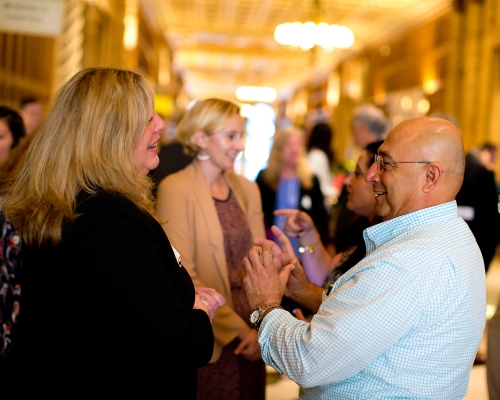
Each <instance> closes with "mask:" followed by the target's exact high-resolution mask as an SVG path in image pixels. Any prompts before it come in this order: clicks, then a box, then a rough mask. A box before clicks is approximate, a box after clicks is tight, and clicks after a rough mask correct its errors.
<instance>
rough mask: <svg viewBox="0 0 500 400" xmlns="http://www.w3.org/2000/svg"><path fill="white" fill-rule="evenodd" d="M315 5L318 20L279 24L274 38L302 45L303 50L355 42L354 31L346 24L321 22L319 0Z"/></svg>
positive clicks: (345, 45) (286, 43)
mask: <svg viewBox="0 0 500 400" xmlns="http://www.w3.org/2000/svg"><path fill="white" fill-rule="evenodd" d="M314 5H315V18H314V19H315V20H316V22H312V21H308V22H305V23H301V22H286V23H284V24H279V25H278V26H277V27H276V29H275V30H274V39H275V40H276V41H277V42H278V43H279V44H282V45H286V46H292V47H300V48H301V49H303V50H309V49H312V48H313V47H314V46H321V47H322V48H323V49H325V50H333V49H334V48H340V49H347V48H349V47H351V46H352V45H353V44H354V34H353V33H352V31H351V30H350V29H349V28H348V27H346V26H340V25H336V24H333V25H329V24H327V23H326V22H319V21H320V17H319V14H320V12H319V8H320V7H319V0H315V1H314Z"/></svg>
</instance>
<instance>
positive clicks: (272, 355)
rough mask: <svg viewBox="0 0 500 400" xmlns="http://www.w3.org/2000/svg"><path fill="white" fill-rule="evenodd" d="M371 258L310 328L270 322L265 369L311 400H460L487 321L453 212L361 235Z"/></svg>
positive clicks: (447, 209) (264, 339)
mask: <svg viewBox="0 0 500 400" xmlns="http://www.w3.org/2000/svg"><path fill="white" fill-rule="evenodd" d="M364 238H365V242H366V245H367V255H366V257H365V258H364V259H363V260H362V261H360V262H359V263H358V264H357V265H356V266H355V267H353V268H351V269H350V270H349V271H348V272H346V273H345V274H344V275H343V276H342V277H341V278H339V279H338V280H337V281H336V282H335V284H334V286H333V289H332V291H331V292H330V293H329V295H327V294H326V292H323V302H322V304H321V307H320V309H319V311H318V313H317V314H316V315H315V316H314V318H313V319H312V321H311V322H310V323H307V322H304V321H299V320H297V319H295V318H294V317H293V316H292V315H291V314H290V313H288V312H286V311H283V310H274V311H272V312H271V313H269V314H268V315H267V316H266V317H265V318H264V321H263V323H262V325H261V328H260V331H259V342H260V344H261V347H262V357H263V359H264V361H265V362H266V363H267V364H269V365H271V366H272V367H273V368H275V369H276V370H277V371H279V372H280V373H282V374H286V375H287V376H288V377H290V378H291V379H292V380H294V381H295V382H296V383H297V384H299V385H300V387H301V389H300V398H301V399H303V400H309V399H382V398H398V399H461V398H463V397H464V396H465V395H466V393H467V388H468V382H469V378H470V372H471V368H472V363H473V361H474V357H475V354H476V352H477V349H478V347H479V343H480V341H481V338H482V334H483V329H484V325H485V320H486V284H485V274H484V265H483V259H482V257H481V253H480V250H479V248H478V246H477V243H476V241H475V239H474V237H473V235H472V233H471V232H470V230H469V228H468V226H467V224H466V223H465V222H464V221H463V219H462V218H461V217H459V216H458V212H457V206H456V202H455V201H453V202H449V203H446V204H442V205H439V206H435V207H429V208H426V209H423V210H419V211H415V212H412V213H409V214H406V215H403V216H401V217H398V218H394V219H391V220H389V221H386V222H382V223H380V224H377V225H375V226H372V227H370V228H368V229H366V230H365V231H364Z"/></svg>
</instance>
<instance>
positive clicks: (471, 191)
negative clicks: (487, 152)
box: [456, 153, 500, 270]
mask: <svg viewBox="0 0 500 400" xmlns="http://www.w3.org/2000/svg"><path fill="white" fill-rule="evenodd" d="M456 200H457V205H458V206H459V213H460V215H462V216H463V217H464V220H465V222H467V224H468V225H469V228H470V230H471V231H472V233H473V234H474V237H475V238H476V241H477V244H478V246H479V248H480V249H481V253H482V254H483V259H484V265H485V268H486V270H488V267H489V265H490V263H491V260H492V259H493V256H494V255H495V250H496V247H497V244H498V241H499V238H500V235H499V234H500V217H499V214H498V194H497V189H496V183H495V175H494V174H493V172H492V171H489V170H488V169H487V168H485V167H484V166H483V165H482V164H481V162H480V161H479V160H477V158H476V157H475V156H474V155H473V154H470V153H469V154H467V157H466V158H465V173H464V182H463V184H462V187H461V188H460V191H459V192H458V194H457V197H456ZM463 207H469V211H471V210H473V211H472V212H473V217H472V218H471V217H470V216H469V213H463V210H464V209H463Z"/></svg>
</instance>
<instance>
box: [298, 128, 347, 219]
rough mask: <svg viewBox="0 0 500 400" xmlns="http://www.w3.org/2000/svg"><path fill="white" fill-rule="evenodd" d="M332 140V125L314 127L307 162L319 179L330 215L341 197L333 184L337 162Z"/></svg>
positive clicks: (308, 141) (308, 145)
mask: <svg viewBox="0 0 500 400" xmlns="http://www.w3.org/2000/svg"><path fill="white" fill-rule="evenodd" d="M332 139H333V129H332V128H331V127H330V125H328V124H327V123H326V122H319V123H317V124H316V125H314V126H313V128H312V130H311V133H310V135H309V138H308V140H307V145H306V151H307V161H308V162H309V166H310V167H311V170H312V172H313V173H314V175H316V176H317V177H318V179H319V182H320V185H321V192H322V193H323V196H324V198H325V208H326V209H327V211H328V212H329V213H330V211H331V208H332V204H335V203H336V202H337V197H338V195H339V193H338V191H337V188H336V187H335V186H333V182H332V166H333V163H334V161H335V160H334V158H335V157H334V153H333V150H332Z"/></svg>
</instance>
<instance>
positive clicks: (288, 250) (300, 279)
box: [254, 226, 309, 298]
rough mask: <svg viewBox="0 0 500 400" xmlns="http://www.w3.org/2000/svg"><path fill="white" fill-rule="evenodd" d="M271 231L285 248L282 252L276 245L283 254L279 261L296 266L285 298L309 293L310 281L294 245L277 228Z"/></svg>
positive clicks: (290, 277)
mask: <svg viewBox="0 0 500 400" xmlns="http://www.w3.org/2000/svg"><path fill="white" fill-rule="evenodd" d="M271 230H272V231H273V233H274V236H276V238H277V239H278V240H279V242H280V243H281V247H282V248H283V250H281V249H280V248H279V246H278V245H277V244H276V243H275V246H276V247H277V248H278V249H279V250H280V252H281V254H279V255H278V256H279V259H281V260H282V261H285V260H286V264H293V265H294V266H295V268H293V271H292V272H291V274H290V276H289V278H288V281H287V284H286V287H285V292H284V294H285V296H287V297H291V298H294V297H296V296H297V295H299V293H303V292H305V291H307V288H308V286H309V281H308V279H307V277H306V274H305V273H304V269H303V268H302V265H301V264H300V262H299V260H298V259H297V257H296V256H295V252H294V250H293V246H292V243H290V240H289V239H288V237H287V236H286V235H285V234H284V233H283V231H282V230H281V229H280V228H278V227H277V226H272V227H271ZM254 243H255V241H254ZM276 258H277V257H276V256H275V260H276Z"/></svg>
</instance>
